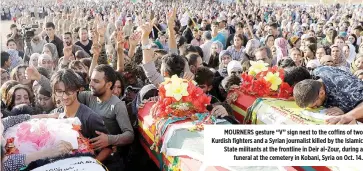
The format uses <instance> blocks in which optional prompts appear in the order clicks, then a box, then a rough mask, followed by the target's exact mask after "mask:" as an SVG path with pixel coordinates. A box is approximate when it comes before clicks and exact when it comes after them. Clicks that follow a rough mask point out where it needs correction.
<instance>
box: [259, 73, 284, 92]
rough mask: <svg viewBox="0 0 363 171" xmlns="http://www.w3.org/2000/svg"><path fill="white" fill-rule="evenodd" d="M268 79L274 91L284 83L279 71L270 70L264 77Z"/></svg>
mask: <svg viewBox="0 0 363 171" xmlns="http://www.w3.org/2000/svg"><path fill="white" fill-rule="evenodd" d="M263 78H264V79H265V80H266V81H268V82H270V83H271V87H270V89H271V90H273V91H277V89H278V88H279V85H280V84H281V83H282V80H281V78H280V77H279V73H278V72H277V73H275V74H274V73H272V72H269V73H267V75H266V76H265V77H263Z"/></svg>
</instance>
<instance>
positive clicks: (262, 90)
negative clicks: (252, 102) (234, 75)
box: [252, 79, 271, 97]
mask: <svg viewBox="0 0 363 171" xmlns="http://www.w3.org/2000/svg"><path fill="white" fill-rule="evenodd" d="M270 84H271V83H269V82H267V81H266V80H265V79H258V80H255V81H254V82H253V85H252V92H254V93H256V94H257V95H258V96H259V97H263V96H265V95H267V94H269V93H270V86H271V85H270Z"/></svg>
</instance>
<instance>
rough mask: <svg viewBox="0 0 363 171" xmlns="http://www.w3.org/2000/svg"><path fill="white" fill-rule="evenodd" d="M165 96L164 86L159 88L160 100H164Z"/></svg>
mask: <svg viewBox="0 0 363 171" xmlns="http://www.w3.org/2000/svg"><path fill="white" fill-rule="evenodd" d="M165 94H166V90H165V87H164V86H163V85H161V86H160V87H159V96H160V99H164V98H165Z"/></svg>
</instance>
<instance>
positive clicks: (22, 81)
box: [17, 68, 31, 85]
mask: <svg viewBox="0 0 363 171" xmlns="http://www.w3.org/2000/svg"><path fill="white" fill-rule="evenodd" d="M17 76H18V80H17V81H19V83H20V84H24V85H27V84H30V82H31V80H29V79H27V78H26V76H25V68H20V69H18V72H17Z"/></svg>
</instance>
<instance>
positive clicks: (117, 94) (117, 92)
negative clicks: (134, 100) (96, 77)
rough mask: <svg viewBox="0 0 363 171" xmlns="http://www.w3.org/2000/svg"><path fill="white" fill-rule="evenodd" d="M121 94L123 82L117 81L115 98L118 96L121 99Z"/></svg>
mask: <svg viewBox="0 0 363 171" xmlns="http://www.w3.org/2000/svg"><path fill="white" fill-rule="evenodd" d="M121 92H122V85H121V81H120V80H117V81H116V82H115V85H114V86H113V89H112V94H113V95H115V96H117V97H120V95H121Z"/></svg>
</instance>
